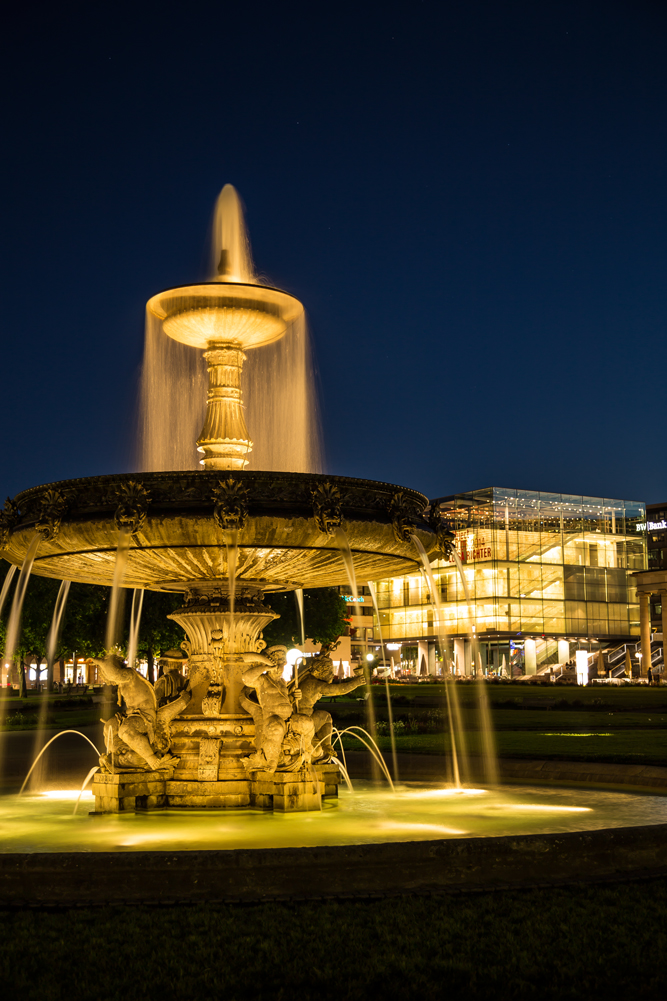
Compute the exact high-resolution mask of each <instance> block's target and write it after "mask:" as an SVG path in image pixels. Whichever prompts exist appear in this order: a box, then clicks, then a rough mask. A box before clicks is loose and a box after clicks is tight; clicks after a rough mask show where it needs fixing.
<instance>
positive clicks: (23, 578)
mask: <svg viewBox="0 0 667 1001" xmlns="http://www.w3.org/2000/svg"><path fill="white" fill-rule="evenodd" d="M41 540H42V537H41V535H39V534H38V533H37V532H36V533H35V534H34V535H33V537H32V539H31V540H30V545H29V546H28V551H27V553H26V554H25V559H24V560H23V566H22V567H21V573H20V574H19V579H18V583H17V585H16V590H15V591H14V600H13V602H12V610H11V612H10V613H9V622H8V623H7V638H6V640H5V660H6V661H7V662H11V659H12V657H13V656H14V654H15V652H16V647H17V646H18V641H19V637H20V634H21V613H22V612H23V601H24V599H25V592H26V588H27V587H28V581H29V580H30V573H31V571H32V565H33V563H34V562H35V556H36V555H37V549H38V547H39V544H40V542H41Z"/></svg>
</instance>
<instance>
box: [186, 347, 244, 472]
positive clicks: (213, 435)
mask: <svg viewBox="0 0 667 1001" xmlns="http://www.w3.org/2000/svg"><path fill="white" fill-rule="evenodd" d="M245 357H246V356H245V354H244V353H243V350H242V348H241V346H240V344H211V345H210V346H209V348H208V350H206V351H204V358H205V359H206V361H207V363H208V396H207V403H206V420H205V421H204V427H203V428H202V432H201V434H200V435H199V438H198V439H197V448H198V449H199V451H200V452H203V454H204V458H203V459H202V464H203V465H204V467H205V468H206V469H244V468H245V467H246V466H247V465H248V458H247V457H248V453H249V452H251V451H252V442H251V441H250V439H249V438H248V429H247V427H246V422H245V416H244V413H243V404H242V403H241V369H242V368H243V362H244V361H245Z"/></svg>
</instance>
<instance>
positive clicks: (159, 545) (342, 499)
mask: <svg viewBox="0 0 667 1001" xmlns="http://www.w3.org/2000/svg"><path fill="white" fill-rule="evenodd" d="M427 504H428V501H427V498H426V497H425V496H424V495H423V494H420V493H418V492H417V491H416V490H410V489H405V488H401V487H395V486H391V485H390V484H387V483H377V482H374V481H372V480H360V479H353V478H351V477H344V476H326V475H322V474H315V473H280V472H261V471H248V470H244V471H234V472H233V473H229V474H221V473H220V472H217V471H205V472H194V471H193V472H190V471H182V472H157V473H129V474H120V475H116V476H96V477H90V478H88V479H77V480H64V481H61V482H59V483H53V484H48V485H46V486H41V487H33V488H32V489H30V490H25V491H23V493H20V494H19V495H18V496H17V497H16V498H15V500H14V501H13V502H8V504H7V505H6V507H5V510H4V512H3V513H2V517H1V518H0V532H1V533H2V537H1V538H0V545H1V546H2V551H1V552H0V555H2V556H4V557H5V559H8V560H9V561H10V562H12V563H17V564H20V563H22V561H23V559H24V558H25V555H26V552H27V550H28V546H29V544H30V541H31V539H32V538H33V537H34V535H35V532H39V534H40V535H41V536H42V541H41V542H40V544H39V548H38V550H37V555H36V559H35V562H34V566H33V573H36V574H38V575H40V576H44V577H55V578H57V579H59V580H73V581H82V582H85V583H90V584H105V585H110V584H112V582H113V575H114V566H115V562H116V549H117V546H118V542H119V530H125V531H127V532H129V533H130V541H129V553H128V559H127V566H126V570H125V575H124V578H123V584H124V586H125V587H145V588H148V589H150V590H158V591H159V590H180V591H188V590H190V589H192V588H193V587H195V585H204V586H205V585H206V584H208V585H212V584H215V583H216V582H222V581H224V580H225V579H226V578H227V577H228V563H227V555H228V553H227V547H226V545H225V543H230V542H233V541H234V540H236V541H237V543H238V564H237V574H236V577H237V581H238V582H239V584H242V583H243V582H246V583H247V584H248V585H249V586H250V585H252V586H253V587H257V588H259V589H261V590H281V589H291V588H294V587H324V586H330V585H341V584H347V575H346V572H345V567H344V563H343V559H342V557H341V553H340V550H339V548H338V545H337V538H336V527H337V526H342V527H343V529H344V530H345V533H346V535H347V539H348V542H349V546H350V549H351V551H352V555H353V558H354V565H355V570H356V575H357V579H358V580H359V581H360V582H365V581H368V580H378V579H380V578H383V577H390V576H399V575H401V574H405V573H409V572H411V571H414V570H417V569H418V566H419V557H418V553H417V551H416V548H415V545H414V543H413V541H412V539H411V538H410V535H411V534H415V535H416V536H417V537H418V538H419V539H420V540H421V542H422V544H423V546H424V548H425V549H426V551H427V553H433V552H435V550H436V547H437V539H436V532H435V530H434V528H432V527H431V525H430V524H429V523H428V522H427V521H426V520H425V518H424V512H425V509H426V507H427Z"/></svg>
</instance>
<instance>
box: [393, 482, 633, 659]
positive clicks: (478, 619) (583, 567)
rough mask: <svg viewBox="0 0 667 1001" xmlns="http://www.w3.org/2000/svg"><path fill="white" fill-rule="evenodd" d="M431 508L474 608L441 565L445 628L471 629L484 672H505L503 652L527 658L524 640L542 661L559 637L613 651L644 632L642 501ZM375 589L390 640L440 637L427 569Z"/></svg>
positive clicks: (520, 500) (469, 499)
mask: <svg viewBox="0 0 667 1001" xmlns="http://www.w3.org/2000/svg"><path fill="white" fill-rule="evenodd" d="M432 503H433V505H437V506H438V507H439V508H440V511H441V512H442V515H443V517H444V518H445V520H446V521H447V522H448V524H449V526H450V528H451V530H452V531H453V532H454V533H455V535H456V548H457V551H458V553H459V556H460V557H461V561H462V563H463V565H464V570H463V573H464V576H465V578H466V581H467V585H468V590H469V593H470V597H471V605H472V607H471V608H469V607H468V603H467V601H466V598H465V594H464V590H463V587H462V583H461V580H460V577H459V574H458V572H457V569H456V565H455V564H454V563H453V562H451V563H448V562H445V561H443V560H440V561H438V562H437V563H435V564H434V567H433V570H434V577H435V581H436V584H437V586H438V588H439V598H440V603H441V608H442V614H443V618H444V627H445V631H446V634H447V636H448V637H451V638H452V639H454V638H457V637H465V636H466V635H469V633H470V630H471V628H473V629H474V631H475V633H476V635H477V638H478V640H479V641H480V650H481V652H482V656H483V658H484V659H485V660H487V661H488V664H487V665H484V666H488V667H489V668H491V667H493V666H499V665H498V664H496V661H498V660H499V658H500V656H501V654H500V650H501V649H502V656H504V657H505V661H506V663H507V664H509V663H510V662H511V661H512V658H513V657H515V658H518V659H520V660H523V656H524V655H523V653H520V652H519V651H523V649H524V641H525V638H526V637H531V638H532V639H533V640H535V641H536V644H537V645H536V647H535V649H536V651H537V652H536V658H537V662H538V663H544V662H545V661H546V662H549V661H551V660H552V659H554V658H556V657H557V655H558V654H557V650H556V649H555V647H556V646H557V642H558V639H559V638H561V639H565V638H569V639H571V640H572V641H578V640H596V641H598V642H599V643H600V644H603V645H605V646H608V645H610V644H611V643H613V642H615V641H618V642H620V641H623V640H627V639H629V638H631V637H638V636H639V604H638V601H637V597H636V594H635V591H634V589H633V584H632V577H631V576H630V573H631V571H633V570H643V569H644V568H645V567H646V544H645V539H644V535H643V533H642V531H641V528H640V529H639V530H638V528H637V526H639V525H641V526H642V528H643V525H642V523H643V522H644V520H645V506H644V504H642V503H639V502H636V501H623V500H610V499H606V498H599V497H579V496H574V495H568V494H549V493H538V492H533V491H528V490H511V489H503V488H500V487H489V488H486V489H483V490H475V491H472V492H471V493H465V494H456V495H454V496H451V497H443V498H439V499H438V500H435V501H433V502H432ZM377 589H378V595H377V596H378V606H379V609H380V624H381V627H382V634H383V637H384V639H385V640H388V641H394V642H396V641H399V642H400V641H406V640H414V639H417V638H429V637H432V638H433V639H435V636H436V629H435V626H434V621H433V610H432V604H431V596H430V594H429V593H428V588H427V586H426V584H425V583H424V580H423V578H422V576H421V574H420V573H418V572H415V573H414V574H412V575H408V576H405V577H397V578H393V579H391V580H385V581H381V582H379V583H378V588H377ZM485 640H487V641H488V642H486V643H485V642H484V641H485ZM552 648H554V649H552ZM531 649H532V648H531ZM531 656H532V653H531Z"/></svg>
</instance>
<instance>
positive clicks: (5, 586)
mask: <svg viewBox="0 0 667 1001" xmlns="http://www.w3.org/2000/svg"><path fill="white" fill-rule="evenodd" d="M17 570H18V567H17V566H16V564H15V563H12V565H11V566H10V568H9V570H8V571H7V576H6V577H5V579H4V581H3V583H2V590H0V615H2V610H3V608H4V607H5V602H6V600H7V595H8V594H9V588H10V585H11V583H12V581H13V580H14V574H15V573H16V571H17Z"/></svg>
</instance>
